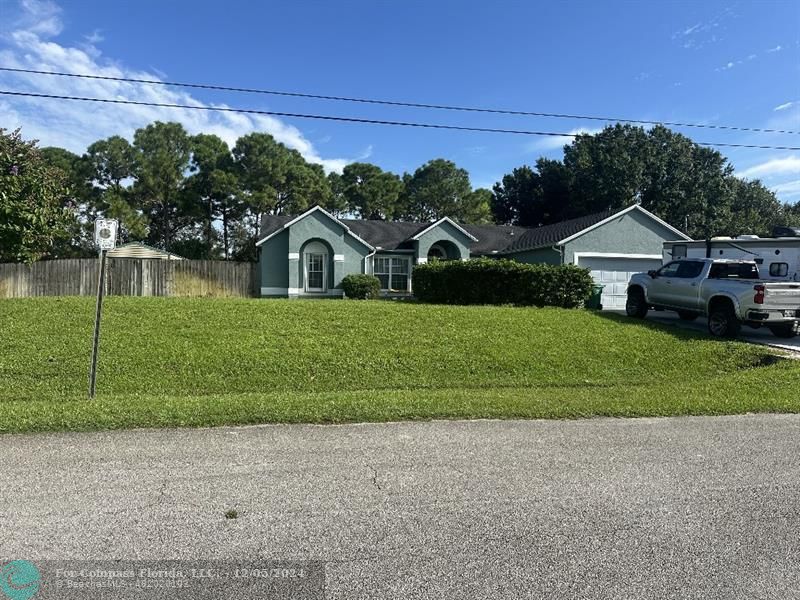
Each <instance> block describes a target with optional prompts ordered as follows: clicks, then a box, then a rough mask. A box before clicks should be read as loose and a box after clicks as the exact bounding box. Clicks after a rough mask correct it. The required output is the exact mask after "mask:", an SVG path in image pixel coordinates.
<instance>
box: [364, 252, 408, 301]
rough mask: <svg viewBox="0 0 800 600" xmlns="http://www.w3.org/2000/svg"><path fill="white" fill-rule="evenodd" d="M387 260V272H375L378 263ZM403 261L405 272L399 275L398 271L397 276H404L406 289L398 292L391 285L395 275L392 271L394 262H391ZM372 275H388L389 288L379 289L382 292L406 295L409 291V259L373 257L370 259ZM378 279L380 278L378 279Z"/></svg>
mask: <svg viewBox="0 0 800 600" xmlns="http://www.w3.org/2000/svg"><path fill="white" fill-rule="evenodd" d="M381 260H387V261H388V262H389V270H388V271H378V270H376V267H377V263H378V261H381ZM395 260H397V261H403V262H405V264H406V270H405V272H404V273H401V272H400V271H399V270H398V272H397V275H404V276H405V278H406V289H404V290H398V289H397V288H392V283H393V279H394V275H395V271H394V262H393V261H395ZM372 274H373V275H375V276H377V275H388V276H389V287H388V288H383V287H382V288H381V291H382V292H389V293H403V294H405V293H408V292H410V291H411V258H410V257H408V256H393V255H392V256H373V257H372ZM379 279H380V278H379Z"/></svg>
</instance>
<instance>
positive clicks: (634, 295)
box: [625, 287, 647, 319]
mask: <svg viewBox="0 0 800 600" xmlns="http://www.w3.org/2000/svg"><path fill="white" fill-rule="evenodd" d="M625 313H626V314H627V315H628V316H629V317H633V318H634V319H644V318H645V317H646V316H647V302H646V301H645V299H644V292H642V290H641V289H640V288H638V287H634V288H631V289H629V290H628V301H627V302H625Z"/></svg>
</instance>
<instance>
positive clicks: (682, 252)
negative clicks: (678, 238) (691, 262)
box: [672, 244, 686, 259]
mask: <svg viewBox="0 0 800 600" xmlns="http://www.w3.org/2000/svg"><path fill="white" fill-rule="evenodd" d="M672 258H676V259H677V258H686V244H680V245H678V246H673V247H672Z"/></svg>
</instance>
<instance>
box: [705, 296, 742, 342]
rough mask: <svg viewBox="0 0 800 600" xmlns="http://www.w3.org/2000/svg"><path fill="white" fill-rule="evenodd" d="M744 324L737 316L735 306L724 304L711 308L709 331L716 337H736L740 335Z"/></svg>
mask: <svg viewBox="0 0 800 600" xmlns="http://www.w3.org/2000/svg"><path fill="white" fill-rule="evenodd" d="M741 328H742V324H741V322H740V321H739V319H737V318H736V313H735V312H733V307H732V306H728V305H725V304H722V305H720V306H716V307H714V308H712V309H711V312H710V313H709V315H708V332H709V333H710V334H711V335H713V336H714V337H719V338H734V337H736V336H737V335H739V330H740V329H741Z"/></svg>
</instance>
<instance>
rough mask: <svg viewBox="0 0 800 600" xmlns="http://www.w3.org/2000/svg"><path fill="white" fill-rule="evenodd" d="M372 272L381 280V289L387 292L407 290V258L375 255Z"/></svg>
mask: <svg viewBox="0 0 800 600" xmlns="http://www.w3.org/2000/svg"><path fill="white" fill-rule="evenodd" d="M374 261H375V262H374V263H373V268H372V274H373V275H375V277H377V278H378V279H380V281H381V289H382V290H386V291H388V292H407V291H408V270H409V269H408V259H407V258H397V257H377V256H376V257H375V259H374Z"/></svg>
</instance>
